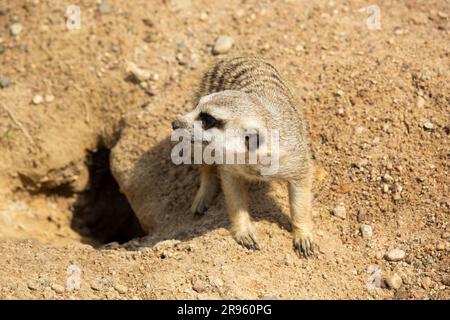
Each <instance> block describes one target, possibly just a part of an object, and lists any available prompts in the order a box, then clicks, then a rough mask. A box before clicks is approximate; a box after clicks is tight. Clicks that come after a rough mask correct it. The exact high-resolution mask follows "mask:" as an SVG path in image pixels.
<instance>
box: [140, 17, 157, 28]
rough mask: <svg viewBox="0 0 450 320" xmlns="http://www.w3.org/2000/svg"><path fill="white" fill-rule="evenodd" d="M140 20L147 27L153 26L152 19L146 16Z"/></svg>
mask: <svg viewBox="0 0 450 320" xmlns="http://www.w3.org/2000/svg"><path fill="white" fill-rule="evenodd" d="M142 22H143V23H144V24H145V25H146V26H147V27H149V28H152V27H154V26H155V24H154V23H153V21H152V20H150V19H148V18H144V19H142Z"/></svg>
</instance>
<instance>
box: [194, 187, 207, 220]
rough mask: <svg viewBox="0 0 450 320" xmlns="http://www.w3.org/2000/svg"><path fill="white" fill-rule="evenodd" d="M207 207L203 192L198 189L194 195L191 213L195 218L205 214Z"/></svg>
mask: <svg viewBox="0 0 450 320" xmlns="http://www.w3.org/2000/svg"><path fill="white" fill-rule="evenodd" d="M208 206H209V201H208V199H207V197H206V194H205V192H203V191H202V190H201V189H199V190H198V192H197V194H196V195H195V198H194V202H192V205H191V209H190V211H191V213H193V214H194V215H196V216H202V215H204V214H205V212H206V210H208Z"/></svg>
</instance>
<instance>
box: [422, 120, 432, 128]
mask: <svg viewBox="0 0 450 320" xmlns="http://www.w3.org/2000/svg"><path fill="white" fill-rule="evenodd" d="M423 127H424V128H425V129H427V130H432V129H433V128H434V125H433V123H431V121H426V122H424V124H423Z"/></svg>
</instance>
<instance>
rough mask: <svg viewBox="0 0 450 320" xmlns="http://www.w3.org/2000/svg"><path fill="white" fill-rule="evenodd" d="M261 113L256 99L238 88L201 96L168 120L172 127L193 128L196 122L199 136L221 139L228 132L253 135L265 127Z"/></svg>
mask: <svg viewBox="0 0 450 320" xmlns="http://www.w3.org/2000/svg"><path fill="white" fill-rule="evenodd" d="M264 114H265V110H264V108H263V106H262V104H261V102H260V101H259V100H257V99H256V98H254V97H252V96H250V95H248V94H246V93H245V92H242V91H235V90H225V91H221V92H217V93H213V94H210V95H207V96H204V97H202V98H201V99H200V101H199V103H198V105H197V106H196V107H195V109H194V110H192V111H191V112H189V113H187V114H185V115H182V116H178V117H177V118H176V119H175V120H174V121H173V122H172V128H173V129H174V130H176V129H187V130H193V129H194V125H195V123H197V124H198V128H199V130H200V131H201V135H202V137H203V139H206V140H207V141H210V140H211V139H216V140H219V139H222V141H224V139H226V138H225V135H226V134H227V133H228V134H229V133H230V132H231V131H235V132H238V131H240V132H244V133H245V132H247V133H248V135H249V136H250V135H252V134H257V132H258V131H259V129H261V128H264V127H265V123H266V121H264V119H263V116H264ZM228 139H230V138H229V137H228ZM246 139H247V142H248V141H249V140H250V139H249V138H246ZM261 139H262V137H260V140H261ZM260 142H261V141H259V142H258V143H260ZM247 147H249V146H248V145H247Z"/></svg>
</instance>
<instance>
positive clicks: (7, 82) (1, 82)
mask: <svg viewBox="0 0 450 320" xmlns="http://www.w3.org/2000/svg"><path fill="white" fill-rule="evenodd" d="M13 84H14V81H13V80H12V79H11V78H2V79H1V80H0V87H2V88H7V87H9V86H11V85H13Z"/></svg>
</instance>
